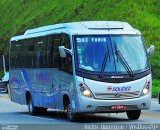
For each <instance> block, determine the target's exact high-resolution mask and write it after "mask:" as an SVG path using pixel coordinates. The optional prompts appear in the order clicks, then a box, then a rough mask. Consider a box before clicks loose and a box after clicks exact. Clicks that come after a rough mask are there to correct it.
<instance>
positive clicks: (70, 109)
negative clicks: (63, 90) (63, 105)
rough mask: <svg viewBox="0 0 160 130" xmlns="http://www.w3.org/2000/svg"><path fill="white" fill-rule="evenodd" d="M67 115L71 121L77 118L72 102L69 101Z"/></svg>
mask: <svg viewBox="0 0 160 130" xmlns="http://www.w3.org/2000/svg"><path fill="white" fill-rule="evenodd" d="M67 117H68V119H69V120H70V121H72V122H74V121H75V120H76V116H75V114H74V113H73V112H72V107H71V104H70V103H68V105H67Z"/></svg>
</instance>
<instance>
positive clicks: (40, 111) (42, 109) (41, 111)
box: [39, 107, 47, 115]
mask: <svg viewBox="0 0 160 130" xmlns="http://www.w3.org/2000/svg"><path fill="white" fill-rule="evenodd" d="M46 113H47V108H42V107H40V108H39V114H41V115H44V114H46Z"/></svg>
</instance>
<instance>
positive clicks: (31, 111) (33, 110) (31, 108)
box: [28, 96, 40, 115]
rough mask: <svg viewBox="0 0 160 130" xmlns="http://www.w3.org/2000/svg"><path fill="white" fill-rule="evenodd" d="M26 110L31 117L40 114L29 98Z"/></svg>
mask: <svg viewBox="0 0 160 130" xmlns="http://www.w3.org/2000/svg"><path fill="white" fill-rule="evenodd" d="M28 110H29V114H31V115H37V114H39V112H40V109H39V108H38V107H35V106H34V105H33V101H32V97H31V96H29V99H28Z"/></svg>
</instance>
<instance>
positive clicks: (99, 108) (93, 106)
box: [74, 93, 151, 113]
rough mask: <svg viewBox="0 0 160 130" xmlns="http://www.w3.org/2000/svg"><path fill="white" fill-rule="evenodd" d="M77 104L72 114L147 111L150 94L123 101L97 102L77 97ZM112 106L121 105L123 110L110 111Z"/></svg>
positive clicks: (96, 100)
mask: <svg viewBox="0 0 160 130" xmlns="http://www.w3.org/2000/svg"><path fill="white" fill-rule="evenodd" d="M79 102H80V107H79V108H76V109H75V110H74V112H87V113H104V112H106V113H107V112H110V113H117V112H124V111H130V110H148V109H149V108H150V106H151V93H149V94H148V95H146V96H143V97H139V98H133V99H123V100H99V99H94V98H87V97H84V96H82V95H79ZM112 105H123V106H125V109H123V110H111V109H110V108H111V106H112Z"/></svg>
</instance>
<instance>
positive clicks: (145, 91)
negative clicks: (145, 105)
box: [141, 81, 151, 96]
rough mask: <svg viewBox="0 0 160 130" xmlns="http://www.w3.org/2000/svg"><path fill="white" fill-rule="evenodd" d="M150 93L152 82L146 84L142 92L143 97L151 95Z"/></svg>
mask: <svg viewBox="0 0 160 130" xmlns="http://www.w3.org/2000/svg"><path fill="white" fill-rule="evenodd" d="M150 91H151V82H150V81H148V82H146V83H145V86H144V88H143V90H142V93H141V96H144V95H147V94H148V93H150Z"/></svg>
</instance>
